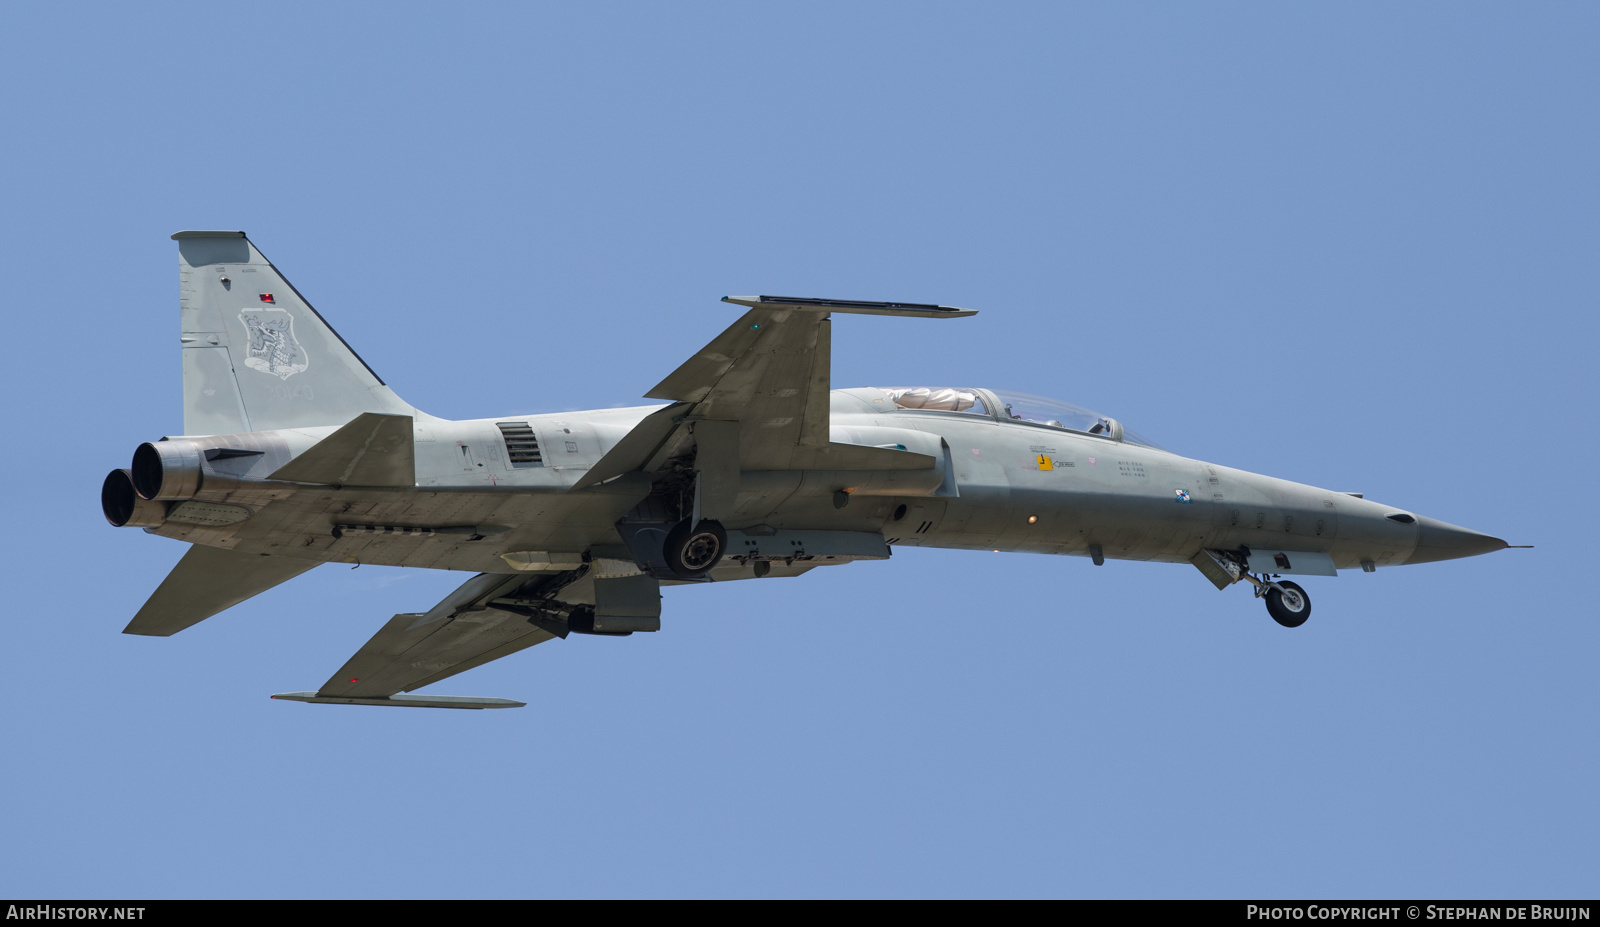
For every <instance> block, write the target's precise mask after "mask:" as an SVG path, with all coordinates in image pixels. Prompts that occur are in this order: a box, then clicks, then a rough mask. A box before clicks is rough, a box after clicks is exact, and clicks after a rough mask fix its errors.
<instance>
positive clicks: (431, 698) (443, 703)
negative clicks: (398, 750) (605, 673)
mask: <svg viewBox="0 0 1600 927" xmlns="http://www.w3.org/2000/svg"><path fill="white" fill-rule="evenodd" d="M273 698H278V699H284V700H286V701H290V702H313V703H315V704H319V705H388V706H390V707H395V708H522V707H523V706H525V705H527V704H528V703H527V702H515V701H512V700H511V699H508V698H475V697H473V696H470V695H391V696H389V697H388V698H344V697H333V698H329V697H326V696H321V695H318V694H317V693H315V692H279V693H278V694H277V695H274V696H273Z"/></svg>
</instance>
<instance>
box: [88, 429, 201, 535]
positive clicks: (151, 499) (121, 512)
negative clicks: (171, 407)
mask: <svg viewBox="0 0 1600 927" xmlns="http://www.w3.org/2000/svg"><path fill="white" fill-rule="evenodd" d="M202 453H203V451H202V450H201V449H200V448H199V447H198V446H197V445H195V444H194V443H193V442H191V441H160V442H146V443H144V444H141V445H139V447H138V449H137V450H135V451H134V452H133V467H132V469H123V470H112V471H111V472H110V473H108V474H106V479H105V482H104V483H103V484H101V486H100V510H101V512H103V513H104V514H105V516H106V521H108V522H110V523H111V524H112V526H113V527H117V528H122V527H126V526H129V525H132V526H133V527H136V528H155V527H159V526H160V525H161V524H162V523H164V522H165V521H166V520H167V506H166V503H167V502H172V501H177V500H179V499H193V498H194V496H195V493H197V492H199V491H200V481H201V479H202V476H201V470H200V462H201V455H202Z"/></svg>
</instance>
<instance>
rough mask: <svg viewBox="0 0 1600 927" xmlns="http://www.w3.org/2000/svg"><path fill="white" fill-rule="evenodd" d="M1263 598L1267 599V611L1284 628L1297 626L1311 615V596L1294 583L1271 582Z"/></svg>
mask: <svg viewBox="0 0 1600 927" xmlns="http://www.w3.org/2000/svg"><path fill="white" fill-rule="evenodd" d="M1258 594H1259V593H1258ZM1264 598H1265V599H1266V600H1267V613H1268V614H1270V615H1271V616H1272V620H1273V621H1276V622H1277V623H1279V624H1281V625H1283V626H1284V627H1286V628H1298V627H1300V626H1301V625H1303V624H1305V623H1306V619H1307V618H1310V617H1311V597H1310V596H1308V595H1306V591H1305V590H1304V589H1301V588H1300V587H1299V586H1298V585H1296V584H1294V583H1291V582H1288V581H1283V582H1276V583H1273V584H1272V585H1271V586H1270V587H1269V588H1268V589H1267V593H1266V595H1265V596H1264Z"/></svg>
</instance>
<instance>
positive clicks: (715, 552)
mask: <svg viewBox="0 0 1600 927" xmlns="http://www.w3.org/2000/svg"><path fill="white" fill-rule="evenodd" d="M727 549H728V532H726V531H724V530H723V528H722V523H721V522H716V521H712V520H711V519H709V518H708V519H705V520H703V521H701V522H700V524H698V525H690V524H689V519H687V518H685V519H684V520H683V521H680V522H678V526H677V527H676V528H673V529H672V531H671V532H669V533H668V534H667V542H666V545H665V547H664V549H663V551H662V553H663V554H664V555H665V556H666V560H667V567H668V568H669V569H671V570H672V572H674V573H676V574H678V575H679V576H681V577H683V578H684V579H699V578H700V577H702V576H704V575H706V574H707V573H709V572H711V569H712V567H715V566H716V565H717V563H718V562H719V561H721V560H722V555H723V553H724V552H725V551H727Z"/></svg>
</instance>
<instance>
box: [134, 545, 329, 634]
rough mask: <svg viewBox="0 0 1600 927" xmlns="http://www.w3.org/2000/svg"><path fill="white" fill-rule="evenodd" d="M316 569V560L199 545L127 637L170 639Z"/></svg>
mask: <svg viewBox="0 0 1600 927" xmlns="http://www.w3.org/2000/svg"><path fill="white" fill-rule="evenodd" d="M316 565H317V561H315V560H295V559H292V558H289V557H264V556H262V555H261V554H243V553H238V552H236V551H231V550H223V549H222V548H219V547H202V546H201V545H199V544H196V545H195V546H193V547H191V548H189V552H188V553H186V554H184V555H183V559H182V560H179V561H178V565H177V566H175V567H173V568H172V572H171V573H168V574H167V578H166V579H164V580H162V581H161V585H160V586H158V587H157V588H156V591H155V592H154V593H153V594H152V595H151V596H150V600H149V601H147V602H145V603H144V607H143V608H141V609H139V614H137V615H135V616H133V620H132V621H130V622H128V626H127V627H126V628H123V629H122V633H124V634H143V635H146V636H149V637H169V636H171V635H173V634H176V633H178V632H179V631H182V630H183V629H184V628H187V627H189V626H190V625H195V624H199V623H200V622H202V621H204V620H206V619H207V618H210V617H211V616H212V615H215V614H217V613H218V612H220V611H222V610H224V609H227V608H231V607H233V606H235V605H238V604H239V603H240V602H243V601H244V600H245V599H248V598H250V597H251V596H253V595H258V594H260V593H262V592H266V591H267V590H268V589H271V588H272V587H273V586H276V585H278V584H279V583H283V582H287V581H289V580H291V579H294V578H295V577H296V576H299V575H300V574H301V573H304V572H306V571H307V570H309V569H311V568H312V567H314V566H316Z"/></svg>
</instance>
